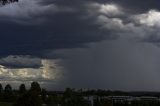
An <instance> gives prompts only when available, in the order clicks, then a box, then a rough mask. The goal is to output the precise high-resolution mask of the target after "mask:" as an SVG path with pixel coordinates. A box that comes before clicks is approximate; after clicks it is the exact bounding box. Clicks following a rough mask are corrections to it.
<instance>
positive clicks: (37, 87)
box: [30, 82, 41, 94]
mask: <svg viewBox="0 0 160 106" xmlns="http://www.w3.org/2000/svg"><path fill="white" fill-rule="evenodd" d="M30 91H33V92H36V93H37V94H40V93H41V87H40V85H39V83H38V82H32V83H31V89H30Z"/></svg>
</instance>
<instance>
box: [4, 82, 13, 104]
mask: <svg viewBox="0 0 160 106" xmlns="http://www.w3.org/2000/svg"><path fill="white" fill-rule="evenodd" d="M3 98H4V100H5V101H7V102H11V101H13V99H15V98H13V91H12V87H11V85H9V84H7V85H6V86H5V88H4V96H3Z"/></svg>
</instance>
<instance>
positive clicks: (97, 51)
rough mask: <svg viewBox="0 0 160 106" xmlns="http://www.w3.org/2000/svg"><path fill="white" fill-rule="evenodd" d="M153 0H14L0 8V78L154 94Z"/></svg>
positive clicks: (157, 83) (159, 11)
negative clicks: (143, 91) (16, 0)
mask: <svg viewBox="0 0 160 106" xmlns="http://www.w3.org/2000/svg"><path fill="white" fill-rule="evenodd" d="M159 29H160V7H159V3H158V1H156V0H147V1H146V0H68V1H66V0H19V2H15V3H11V4H7V5H4V6H0V31H1V33H0V82H1V83H2V84H4V85H5V84H7V83H10V84H12V85H13V86H14V87H15V88H16V87H17V86H18V85H19V84H21V83H25V84H27V85H29V84H30V82H32V81H38V82H40V83H41V85H42V87H45V88H46V89H49V90H57V89H58V90H59V89H64V88H66V87H71V88H85V89H110V90H129V91H142V90H145V91H160V43H159V42H160V34H159V33H160V30H159Z"/></svg>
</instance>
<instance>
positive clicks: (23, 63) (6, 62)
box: [0, 56, 42, 69]
mask: <svg viewBox="0 0 160 106" xmlns="http://www.w3.org/2000/svg"><path fill="white" fill-rule="evenodd" d="M0 64H1V65H3V66H5V68H16V69H17V68H24V67H25V68H40V67H42V63H41V59H39V58H35V57H32V56H8V57H4V58H1V59H0Z"/></svg>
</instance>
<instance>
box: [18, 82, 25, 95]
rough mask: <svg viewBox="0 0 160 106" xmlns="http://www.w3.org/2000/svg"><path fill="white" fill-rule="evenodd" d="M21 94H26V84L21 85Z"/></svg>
mask: <svg viewBox="0 0 160 106" xmlns="http://www.w3.org/2000/svg"><path fill="white" fill-rule="evenodd" d="M19 93H20V94H24V93H26V86H25V85H24V84H21V85H20V86H19Z"/></svg>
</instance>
